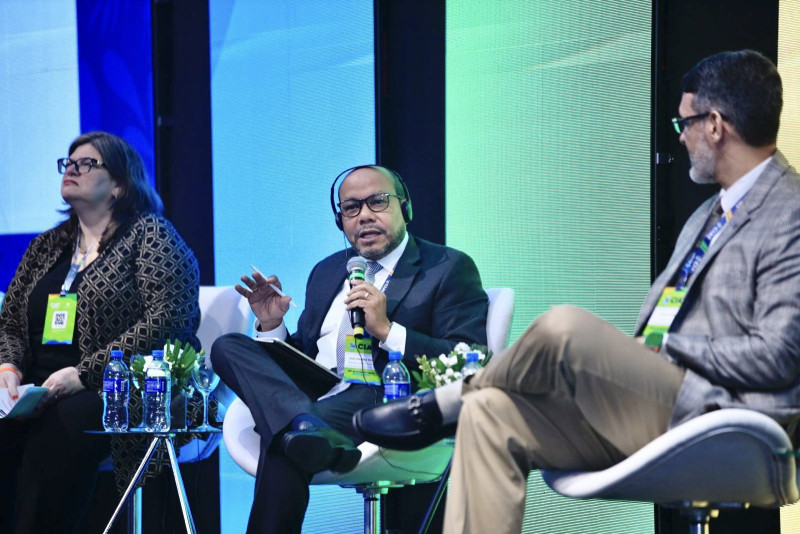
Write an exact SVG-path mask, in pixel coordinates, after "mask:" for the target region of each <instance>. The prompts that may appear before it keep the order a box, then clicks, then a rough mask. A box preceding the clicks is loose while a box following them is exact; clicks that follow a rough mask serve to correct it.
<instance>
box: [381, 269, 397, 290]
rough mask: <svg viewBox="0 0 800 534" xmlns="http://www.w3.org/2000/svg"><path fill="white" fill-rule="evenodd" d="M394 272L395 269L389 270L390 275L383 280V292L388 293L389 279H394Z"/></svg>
mask: <svg viewBox="0 0 800 534" xmlns="http://www.w3.org/2000/svg"><path fill="white" fill-rule="evenodd" d="M393 274H394V271H389V276H387V277H386V280H385V281H384V282H383V285H382V286H381V293H386V286H388V285H389V280H391V279H392V275H393Z"/></svg>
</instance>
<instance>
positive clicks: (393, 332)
mask: <svg viewBox="0 0 800 534" xmlns="http://www.w3.org/2000/svg"><path fill="white" fill-rule="evenodd" d="M378 346H379V347H380V348H382V349H383V350H385V351H386V352H389V351H390V350H399V351H400V352H402V353H403V354H405V352H406V327H405V326H403V325H400V324H397V323H395V322H392V326H391V328H389V335H388V336H386V341H384V342H383V343H381V344H379V345H378Z"/></svg>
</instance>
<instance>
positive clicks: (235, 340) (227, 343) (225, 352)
mask: <svg viewBox="0 0 800 534" xmlns="http://www.w3.org/2000/svg"><path fill="white" fill-rule="evenodd" d="M251 341H252V338H250V337H249V336H246V335H244V334H239V333H233V334H225V335H222V336H220V337H218V338H217V339H215V340H214V343H213V344H212V345H211V353H210V358H211V365H212V367H214V369H216V370H219V369H222V368H224V367H227V366H228V360H229V358H231V357H235V355H236V352H237V347H241V345H242V343H246V342H251Z"/></svg>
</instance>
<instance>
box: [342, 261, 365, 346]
mask: <svg viewBox="0 0 800 534" xmlns="http://www.w3.org/2000/svg"><path fill="white" fill-rule="evenodd" d="M347 272H348V273H350V274H349V275H348V277H347V279H348V280H350V288H351V289H352V287H353V280H366V272H367V260H365V259H364V258H362V257H361V256H356V257H354V258H350V259H349V260H347ZM350 324H351V325H352V326H353V335H354V336H355V337H357V338H359V339H360V338H362V337H364V324H365V318H364V309H363V308H353V309H352V310H350Z"/></svg>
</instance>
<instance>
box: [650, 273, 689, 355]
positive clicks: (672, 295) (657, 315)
mask: <svg viewBox="0 0 800 534" xmlns="http://www.w3.org/2000/svg"><path fill="white" fill-rule="evenodd" d="M684 298H686V288H682V289H676V288H674V287H665V288H664V291H662V292H661V296H660V297H659V298H658V304H657V305H656V308H655V309H654V310H653V313H652V314H650V319H649V320H648V321H647V326H646V327H645V328H644V331H643V332H642V335H643V336H644V337H645V344H647V345H650V346H653V347H660V346H661V339H662V338H663V337H664V334H666V333H667V332H668V331H669V327H670V326H672V321H674V320H675V316H676V315H678V310H680V309H681V305H682V304H683V299H684Z"/></svg>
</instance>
